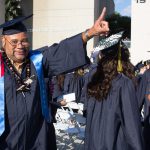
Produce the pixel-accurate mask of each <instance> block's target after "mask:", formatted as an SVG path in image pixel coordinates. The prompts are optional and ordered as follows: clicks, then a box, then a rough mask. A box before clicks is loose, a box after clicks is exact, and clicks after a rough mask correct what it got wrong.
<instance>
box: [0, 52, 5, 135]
mask: <svg viewBox="0 0 150 150" xmlns="http://www.w3.org/2000/svg"><path fill="white" fill-rule="evenodd" d="M4 107H5V100H4V61H3V58H2V54H1V53H0V135H1V134H2V133H3V132H4V130H5V118H4V117H5V116H4Z"/></svg>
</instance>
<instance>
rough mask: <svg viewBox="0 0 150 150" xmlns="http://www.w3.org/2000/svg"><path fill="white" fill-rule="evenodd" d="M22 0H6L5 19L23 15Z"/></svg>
mask: <svg viewBox="0 0 150 150" xmlns="http://www.w3.org/2000/svg"><path fill="white" fill-rule="evenodd" d="M20 2H21V0H5V12H6V13H5V20H6V21H8V20H11V19H14V18H17V17H18V16H22V9H21V5H20Z"/></svg>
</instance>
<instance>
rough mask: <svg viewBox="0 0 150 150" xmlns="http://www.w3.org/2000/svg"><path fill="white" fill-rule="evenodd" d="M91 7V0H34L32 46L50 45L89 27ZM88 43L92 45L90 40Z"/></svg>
mask: <svg viewBox="0 0 150 150" xmlns="http://www.w3.org/2000/svg"><path fill="white" fill-rule="evenodd" d="M93 9H94V3H93V0H88V2H87V0H82V1H81V0H61V1H60V0H55V1H54V0H42V1H40V0H34V1H33V13H34V19H33V48H38V47H41V46H43V45H47V44H48V45H51V44H53V43H55V42H59V41H61V40H62V39H64V38H67V37H70V36H72V35H74V34H77V33H80V32H82V31H84V30H85V29H87V28H89V27H91V25H92V24H93V21H94V11H93ZM39 33H40V34H39ZM88 45H90V46H91V47H92V40H91V42H90V43H89V44H88Z"/></svg>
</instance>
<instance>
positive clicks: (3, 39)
mask: <svg viewBox="0 0 150 150" xmlns="http://www.w3.org/2000/svg"><path fill="white" fill-rule="evenodd" d="M1 41H2V47H5V44H6V40H5V38H4V36H3V35H2V36H1Z"/></svg>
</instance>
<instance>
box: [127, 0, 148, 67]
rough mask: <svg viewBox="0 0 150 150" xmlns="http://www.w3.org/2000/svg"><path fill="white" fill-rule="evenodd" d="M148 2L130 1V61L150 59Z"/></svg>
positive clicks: (134, 62) (142, 0)
mask: <svg viewBox="0 0 150 150" xmlns="http://www.w3.org/2000/svg"><path fill="white" fill-rule="evenodd" d="M149 18H150V0H132V13H131V50H130V51H131V61H132V63H133V64H137V63H138V62H140V61H141V60H144V61H145V60H149V59H150V52H148V51H150V19H149Z"/></svg>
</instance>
